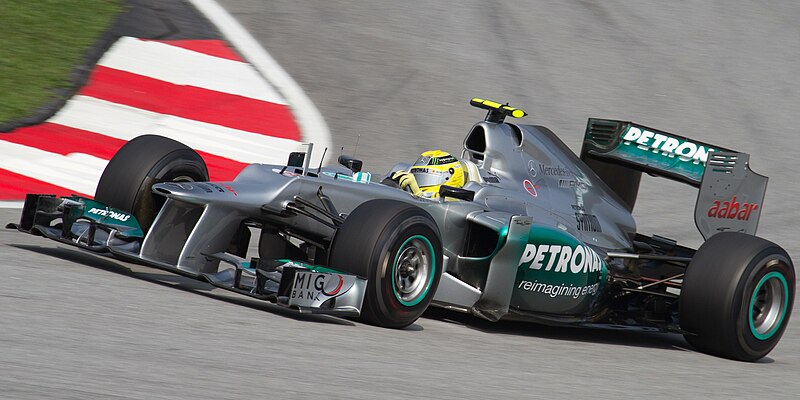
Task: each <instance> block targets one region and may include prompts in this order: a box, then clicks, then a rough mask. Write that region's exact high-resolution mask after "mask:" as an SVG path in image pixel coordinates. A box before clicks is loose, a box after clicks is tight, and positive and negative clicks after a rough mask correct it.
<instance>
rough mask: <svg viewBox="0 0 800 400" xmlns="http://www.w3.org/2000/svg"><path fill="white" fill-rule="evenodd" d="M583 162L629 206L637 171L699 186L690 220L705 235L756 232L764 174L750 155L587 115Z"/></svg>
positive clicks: (638, 176)
mask: <svg viewBox="0 0 800 400" xmlns="http://www.w3.org/2000/svg"><path fill="white" fill-rule="evenodd" d="M581 160H583V161H584V162H585V163H586V164H587V165H588V166H589V167H590V168H592V169H593V170H594V171H595V173H597V174H598V176H600V178H601V179H603V180H604V181H605V182H606V183H607V184H608V185H609V187H610V188H611V189H612V190H613V191H614V192H615V193H617V194H618V195H619V196H620V198H622V200H623V201H624V202H625V203H626V205H627V206H628V207H629V209H630V210H633V206H634V204H635V202H636V197H637V195H638V191H639V181H640V179H641V174H642V172H644V173H648V174H651V175H656V176H662V177H665V178H668V179H672V180H675V181H679V182H683V183H686V184H689V185H691V186H694V187H697V188H699V189H700V190H699V193H698V196H697V203H696V204H695V224H696V225H697V228H698V229H699V230H700V233H701V234H702V235H703V237H704V238H706V239H708V238H709V237H711V235H713V234H715V233H718V232H723V231H735V232H743V233H748V234H753V235H754V234H755V233H756V229H757V227H758V220H759V218H760V216H761V207H762V203H763V201H764V194H765V193H766V189H767V180H768V178H767V177H766V176H763V175H759V174H757V173H755V172H753V171H752V170H750V167H749V160H750V156H749V155H748V154H746V153H741V152H737V151H732V150H729V149H725V148H723V147H720V146H714V145H711V144H708V143H703V142H700V141H696V140H693V139H689V138H686V137H683V136H679V135H675V134H672V133H667V132H664V131H660V130H657V129H652V128H648V127H646V126H643V125H638V124H635V123H633V122H629V121H617V120H606V119H595V118H590V119H589V122H588V124H587V126H586V134H585V135H584V140H583V147H582V149H581Z"/></svg>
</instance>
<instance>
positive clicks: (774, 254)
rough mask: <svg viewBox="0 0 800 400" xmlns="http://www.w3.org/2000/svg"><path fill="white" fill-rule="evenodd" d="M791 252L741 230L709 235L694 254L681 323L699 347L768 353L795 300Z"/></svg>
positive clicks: (734, 355) (736, 354)
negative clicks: (789, 253)
mask: <svg viewBox="0 0 800 400" xmlns="http://www.w3.org/2000/svg"><path fill="white" fill-rule="evenodd" d="M794 290H795V271H794V266H793V265H792V261H791V259H790V258H789V255H788V254H787V253H786V251H785V250H783V249H782V248H781V247H780V246H778V245H776V244H775V243H772V242H770V241H768V240H765V239H762V238H759V237H755V236H751V235H746V234H743V233H737V232H722V233H718V234H716V235H714V236H712V237H711V238H709V239H708V240H707V241H706V242H705V243H704V244H703V245H702V246H700V249H698V251H697V253H696V254H695V256H694V257H693V258H692V261H691V263H689V267H688V268H687V270H686V275H685V276H684V280H683V287H682V288H681V297H680V321H681V328H682V329H683V330H686V331H688V332H690V334H686V335H684V336H685V338H686V341H687V342H689V343H690V344H691V345H692V346H694V347H695V348H696V349H697V350H700V351H702V352H705V353H709V354H714V355H718V356H721V357H726V358H731V359H734V360H740V361H756V360H759V359H761V358H762V357H764V356H766V355H767V354H768V353H769V352H770V351H771V350H772V349H773V348H774V347H775V345H776V344H778V341H779V340H780V338H781V336H782V335H783V331H784V330H785V329H786V325H787V324H788V322H789V316H790V315H791V312H792V305H793V304H794Z"/></svg>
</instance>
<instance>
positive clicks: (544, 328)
mask: <svg viewBox="0 0 800 400" xmlns="http://www.w3.org/2000/svg"><path fill="white" fill-rule="evenodd" d="M423 318H429V319H433V320H438V321H442V322H448V323H455V324H459V325H461V326H463V327H465V328H468V329H473V330H477V331H480V332H483V333H490V334H493V335H498V334H499V335H514V336H527V337H535V338H542V339H552V340H563V341H570V342H586V343H597V344H608V345H615V346H626V347H642V348H648V349H656V350H673V351H684V352H696V351H695V350H694V349H693V348H692V347H691V346H690V345H689V344H688V343H687V342H686V340H684V339H683V337H682V336H681V335H679V334H673V333H664V332H660V331H655V330H646V329H638V328H631V327H621V326H620V327H607V328H600V327H597V328H595V327H558V326H548V325H542V324H536V323H531V322H519V321H500V322H490V321H485V320H482V319H480V318H478V317H475V316H472V315H469V314H463V313H460V312H457V311H451V310H445V309H442V308H429V309H428V310H427V311H426V312H425V314H423ZM760 362H765V363H771V362H773V360H772V359H770V358H768V357H765V358H763V359H762V360H761V361H760Z"/></svg>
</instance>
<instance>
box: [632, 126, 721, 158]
mask: <svg viewBox="0 0 800 400" xmlns="http://www.w3.org/2000/svg"><path fill="white" fill-rule="evenodd" d="M622 140H624V141H625V144H628V145H630V144H632V143H631V142H635V143H636V144H637V145H638V146H636V147H638V148H639V149H642V150H652V151H653V153H661V154H663V155H665V156H668V157H675V156H678V159H680V160H681V161H691V162H692V163H694V164H701V163H702V164H703V165H706V161H708V153H709V152H710V151H712V150H714V149H711V148H708V149H707V148H705V147H704V146H702V145H698V144H695V143H692V142H690V141H688V140H678V139H676V138H674V137H671V136H667V135H662V134H660V133H655V132H651V131H648V130H641V129H639V128H637V127H635V126H632V127H630V128H629V129H628V131H627V132H625V135H624V136H623V137H622Z"/></svg>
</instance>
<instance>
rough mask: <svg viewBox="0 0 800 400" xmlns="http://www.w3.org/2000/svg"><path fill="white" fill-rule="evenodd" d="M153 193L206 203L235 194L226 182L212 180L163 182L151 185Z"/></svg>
mask: <svg viewBox="0 0 800 400" xmlns="http://www.w3.org/2000/svg"><path fill="white" fill-rule="evenodd" d="M153 193H157V194H160V195H162V196H166V197H168V198H171V199H175V200H181V201H185V202H188V203H199V204H203V203H208V202H209V201H211V200H222V199H224V198H227V197H234V196H236V192H235V191H233V189H232V188H231V187H230V186H229V185H227V184H218V183H212V182H163V183H157V184H155V185H153Z"/></svg>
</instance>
